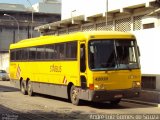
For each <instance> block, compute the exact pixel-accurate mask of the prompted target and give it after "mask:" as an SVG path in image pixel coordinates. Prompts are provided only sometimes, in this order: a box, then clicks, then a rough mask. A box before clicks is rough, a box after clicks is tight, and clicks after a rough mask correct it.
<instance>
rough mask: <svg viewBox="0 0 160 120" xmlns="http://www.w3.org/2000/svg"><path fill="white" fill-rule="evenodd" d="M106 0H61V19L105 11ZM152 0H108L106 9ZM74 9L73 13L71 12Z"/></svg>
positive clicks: (110, 9)
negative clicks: (72, 15)
mask: <svg viewBox="0 0 160 120" xmlns="http://www.w3.org/2000/svg"><path fill="white" fill-rule="evenodd" d="M106 1H107V0H62V16H61V17H62V20H63V19H67V18H71V14H74V16H78V15H85V16H91V15H95V14H99V13H105V12H106V10H107V2H106ZM149 1H153V0H132V1H131V0H108V11H113V10H116V9H121V8H124V7H128V6H133V5H137V4H142V3H146V2H149ZM72 11H74V13H73V12H72Z"/></svg>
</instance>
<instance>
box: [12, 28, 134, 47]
mask: <svg viewBox="0 0 160 120" xmlns="http://www.w3.org/2000/svg"><path fill="white" fill-rule="evenodd" d="M105 38H106V39H107V38H108V39H120V38H124V39H125V38H126V39H127V38H128V39H135V37H134V35H133V34H131V33H127V32H117V31H89V32H77V33H72V34H67V35H60V36H54V35H48V36H40V37H36V38H30V39H25V40H21V41H19V42H17V43H14V44H11V45H10V49H15V48H24V47H31V46H37V45H44V44H52V43H60V42H67V41H75V40H89V39H105Z"/></svg>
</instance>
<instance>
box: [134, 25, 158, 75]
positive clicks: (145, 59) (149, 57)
mask: <svg viewBox="0 0 160 120" xmlns="http://www.w3.org/2000/svg"><path fill="white" fill-rule="evenodd" d="M133 33H134V34H135V35H136V38H137V41H138V45H139V48H140V52H141V57H140V59H141V61H140V62H141V69H142V73H143V74H152V75H154V74H155V75H156V74H160V54H159V51H160V44H159V43H160V42H159V33H160V27H157V28H153V29H145V30H139V31H134V32H133Z"/></svg>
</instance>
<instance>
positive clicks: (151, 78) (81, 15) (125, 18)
mask: <svg viewBox="0 0 160 120" xmlns="http://www.w3.org/2000/svg"><path fill="white" fill-rule="evenodd" d="M71 3H72V4H71ZM99 8H100V9H99ZM35 29H36V30H38V31H40V32H41V34H43V35H48V34H49V35H61V34H69V33H73V32H77V31H92V30H107V31H110V30H111V31H123V32H132V33H134V34H135V36H136V38H137V42H138V45H139V48H140V52H141V56H140V62H141V70H142V88H143V89H144V90H146V89H147V90H151V91H160V67H159V66H160V62H159V61H160V56H159V55H158V51H160V47H159V44H158V43H159V33H160V1H159V0H134V1H129V0H119V1H114V0H101V1H99V0H92V2H91V1H86V0H76V1H74V0H67V1H62V20H61V21H57V22H52V23H49V24H45V25H42V26H38V27H36V28H35ZM158 94H159V93H158ZM157 98H158V99H157V101H158V102H160V101H159V96H158V97H157ZM153 99H154V98H153Z"/></svg>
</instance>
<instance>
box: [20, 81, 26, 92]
mask: <svg viewBox="0 0 160 120" xmlns="http://www.w3.org/2000/svg"><path fill="white" fill-rule="evenodd" d="M20 85H21V86H20V87H21V93H22V94H23V95H26V94H27V92H26V89H25V83H24V81H23V80H22V81H21V83H20Z"/></svg>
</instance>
